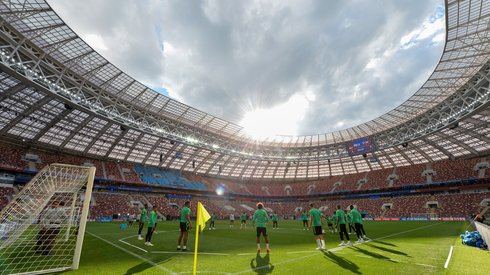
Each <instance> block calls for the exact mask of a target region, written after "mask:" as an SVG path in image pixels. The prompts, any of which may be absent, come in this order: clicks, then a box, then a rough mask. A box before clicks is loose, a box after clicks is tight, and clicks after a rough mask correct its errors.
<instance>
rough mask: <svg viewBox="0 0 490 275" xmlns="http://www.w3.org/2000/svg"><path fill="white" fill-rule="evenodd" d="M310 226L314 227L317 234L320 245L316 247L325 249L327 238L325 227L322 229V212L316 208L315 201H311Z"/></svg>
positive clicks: (316, 238)
mask: <svg viewBox="0 0 490 275" xmlns="http://www.w3.org/2000/svg"><path fill="white" fill-rule="evenodd" d="M309 227H310V228H312V229H313V235H315V240H316V244H317V245H318V247H317V248H316V249H320V250H324V249H325V240H324V239H323V229H322V213H321V212H320V210H318V209H316V208H315V204H314V203H310V226H309Z"/></svg>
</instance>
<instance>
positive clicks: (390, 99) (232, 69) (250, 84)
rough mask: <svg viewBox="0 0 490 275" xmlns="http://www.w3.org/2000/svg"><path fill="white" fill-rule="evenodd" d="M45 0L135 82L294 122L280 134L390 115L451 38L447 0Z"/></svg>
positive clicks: (205, 103)
mask: <svg viewBox="0 0 490 275" xmlns="http://www.w3.org/2000/svg"><path fill="white" fill-rule="evenodd" d="M48 1H49V4H50V5H51V6H52V7H53V8H54V10H55V11H56V12H58V13H59V14H60V15H61V17H62V19H64V20H65V21H66V23H67V24H68V25H69V26H70V27H71V28H72V29H74V30H75V32H77V33H79V34H80V35H81V36H82V37H83V38H85V39H86V41H87V42H88V43H89V44H90V45H91V46H93V47H94V48H95V49H96V50H98V51H100V53H101V54H102V55H103V56H105V57H106V58H107V59H108V60H109V61H111V62H112V63H114V64H115V65H116V66H118V67H119V68H121V69H122V70H124V71H125V72H127V73H128V74H129V75H131V76H133V77H134V78H136V79H137V80H139V81H141V82H143V83H147V84H148V85H150V86H152V87H163V88H166V90H167V92H168V94H169V95H170V96H171V97H173V98H175V99H178V100H180V101H182V102H184V103H186V104H189V105H191V106H193V107H196V108H198V109H200V110H202V111H205V112H209V113H211V114H212V115H216V116H219V117H221V118H223V119H226V120H229V121H232V122H235V123H238V122H241V121H242V120H243V119H244V117H245V116H246V114H248V113H249V112H250V111H251V110H254V109H260V110H263V111H264V112H265V114H267V115H270V116H271V117H276V118H277V119H278V120H277V121H278V122H276V123H275V124H274V125H279V124H280V123H282V122H281V121H280V119H281V118H282V119H283V120H284V121H286V123H285V124H286V126H285V127H289V128H282V130H281V129H276V130H275V131H277V132H276V133H277V134H316V133H322V132H328V131H333V130H338V129H342V128H345V127H351V126H355V125H356V124H359V123H362V122H365V121H367V120H369V119H373V118H375V117H377V116H379V115H381V114H383V113H385V112H387V111H389V110H391V109H393V108H394V107H396V106H397V105H398V104H400V103H402V102H403V101H404V100H406V99H407V98H408V97H409V96H410V95H411V94H413V93H414V92H415V91H416V89H417V88H418V87H420V85H422V83H423V81H424V80H425V79H427V76H428V75H429V74H430V72H431V70H432V69H433V68H434V66H435V64H436V63H437V61H438V60H439V57H440V54H441V52H442V47H443V41H444V18H443V15H444V12H443V11H441V6H442V5H443V1H442V0H439V1H426V0H399V1H379V2H378V1H355V2H352V1H322V0H309V1H303V0H290V1H259V0H257V1H216V0H204V1H158V0H145V1H131V0H105V1H98V0H85V1H62V0H48ZM293 102H296V104H293ZM285 106H286V107H285ZM286 109H288V112H286V111H285V110H286ZM267 112H269V113H267ZM281 112H282V113H281ZM274 113H281V114H283V115H275V114H274ZM274 125H273V126H274ZM271 127H272V126H271ZM271 127H269V128H271ZM274 127H275V126H274ZM265 130H268V129H265ZM265 130H264V131H265Z"/></svg>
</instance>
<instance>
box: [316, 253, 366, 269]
mask: <svg viewBox="0 0 490 275" xmlns="http://www.w3.org/2000/svg"><path fill="white" fill-rule="evenodd" d="M323 254H324V255H325V258H327V259H328V260H329V261H331V262H333V263H335V264H337V265H338V266H340V267H342V268H343V269H347V270H349V271H350V272H352V273H354V274H362V273H361V272H360V271H359V266H357V265H356V264H355V263H353V262H351V261H349V260H347V259H344V258H342V257H339V256H337V255H335V254H334V253H332V252H330V251H323Z"/></svg>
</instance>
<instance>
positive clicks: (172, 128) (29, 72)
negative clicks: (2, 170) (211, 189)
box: [0, 0, 490, 179]
mask: <svg viewBox="0 0 490 275" xmlns="http://www.w3.org/2000/svg"><path fill="white" fill-rule="evenodd" d="M445 4H446V9H445V10H446V44H445V48H444V52H443V54H442V56H441V59H440V61H439V64H438V65H437V66H436V68H435V70H434V72H433V73H432V75H431V76H430V77H429V79H428V80H427V81H426V82H425V84H424V85H422V87H421V88H420V89H419V90H418V91H416V92H415V93H414V95H413V96H412V97H410V98H409V99H408V100H407V101H406V102H404V103H403V104H401V105H400V106H398V107H397V108H395V109H393V110H392V111H390V112H388V113H386V114H384V115H382V116H380V117H378V118H376V119H374V120H372V121H368V122H366V123H363V124H361V125H358V126H355V127H352V128H349V129H345V130H341V131H337V132H332V133H322V134H317V135H309V136H282V137H276V138H275V139H271V140H262V141H257V140H252V139H250V137H248V136H246V135H245V134H244V131H243V129H242V127H240V126H238V125H236V124H233V123H231V122H228V121H226V120H223V119H221V118H218V117H215V116H212V115H210V114H207V113H205V112H202V111H200V110H197V109H195V108H193V107H191V106H187V105H185V104H183V103H180V102H178V101H176V100H173V99H170V98H168V97H165V96H164V95H162V94H160V93H157V92H155V91H153V90H151V89H150V88H148V87H146V86H145V85H143V84H141V83H140V82H138V81H137V80H135V79H133V78H132V77H130V76H128V75H127V74H125V73H124V72H122V71H121V70H119V69H118V68H117V67H115V66H114V65H113V64H111V63H110V62H109V61H107V60H106V59H105V58H104V57H102V56H101V55H99V54H98V53H97V52H96V51H94V50H93V49H92V48H91V47H90V46H89V45H88V44H87V43H85V42H84V41H83V40H82V39H81V38H80V37H79V36H78V35H77V34H76V33H74V32H73V31H72V30H71V29H70V28H69V27H68V26H67V25H66V24H65V23H64V22H63V21H62V20H61V19H60V17H59V16H58V15H57V14H56V12H55V11H53V10H52V9H51V7H50V6H49V5H48V4H47V3H46V2H45V1H2V2H1V3H0V17H1V23H0V24H1V25H0V50H1V62H0V67H1V68H2V73H1V75H0V78H1V79H0V85H1V88H0V92H1V94H0V104H1V113H0V135H1V136H2V138H3V139H9V140H17V141H18V140H24V143H23V144H25V145H26V146H27V145H34V146H37V147H46V148H52V149H55V150H59V151H65V152H69V153H73V154H78V155H86V156H92V157H96V158H111V159H117V160H123V161H130V162H136V163H143V164H149V165H156V166H162V167H166V168H173V169H181V170H183V171H192V172H196V173H203V174H211V175H221V176H230V177H239V178H256V179H262V178H274V179H300V178H318V177H324V176H330V175H340V174H351V173H359V172H363V171H369V170H376V169H380V168H387V167H393V166H403V165H410V164H416V163H426V162H432V161H436V160H440V159H446V158H459V157H475V156H482V155H485V154H488V152H489V149H490V148H489V147H490V145H489V144H490V143H489V130H488V129H489V127H488V126H489V115H488V112H489V111H490V109H489V108H488V101H489V90H488V88H489V87H488V86H489V79H490V77H489V76H490V64H489V57H490V48H489V46H490V43H489V42H490V40H489V38H490V33H489V30H490V25H489V24H490V2H489V1H471V0H466V1H446V3H445ZM456 123H457V124H456ZM357 139H363V140H364V141H367V142H370V143H373V145H374V147H376V149H369V150H367V152H366V154H365V155H364V156H363V155H362V154H357V153H358V152H357V153H356V152H349V150H348V147H349V143H352V142H353V141H354V142H355V140H357ZM402 145H403V146H402Z"/></svg>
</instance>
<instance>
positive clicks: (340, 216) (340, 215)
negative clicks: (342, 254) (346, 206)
mask: <svg viewBox="0 0 490 275" xmlns="http://www.w3.org/2000/svg"><path fill="white" fill-rule="evenodd" d="M336 215H337V223H338V224H339V236H340V244H339V245H341V246H343V245H345V244H344V235H345V238H346V239H347V245H351V242H350V238H349V234H347V227H346V223H347V216H346V215H345V212H344V210H342V209H341V208H340V205H337V214H336Z"/></svg>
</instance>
